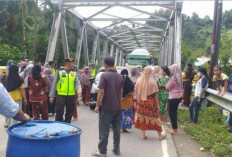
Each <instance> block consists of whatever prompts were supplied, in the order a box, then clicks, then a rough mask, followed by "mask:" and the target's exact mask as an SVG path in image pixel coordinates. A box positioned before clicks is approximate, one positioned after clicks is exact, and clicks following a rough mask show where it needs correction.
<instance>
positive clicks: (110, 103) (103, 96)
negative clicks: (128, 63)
mask: <svg viewBox="0 0 232 157" xmlns="http://www.w3.org/2000/svg"><path fill="white" fill-rule="evenodd" d="M114 63H115V60H114V58H113V57H106V58H105V59H104V68H105V69H106V72H104V73H103V74H102V76H101V79H100V84H99V92H98V97H97V103H96V108H95V112H97V113H99V144H98V151H97V152H95V153H93V154H92V156H96V157H104V156H106V155H107V145H108V137H109V126H110V124H112V127H113V134H114V148H113V152H114V154H115V155H120V130H121V97H122V88H123V79H122V77H121V75H120V74H118V73H117V71H116V70H114Z"/></svg>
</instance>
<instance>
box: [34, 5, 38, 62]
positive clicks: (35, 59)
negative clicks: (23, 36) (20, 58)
mask: <svg viewBox="0 0 232 157" xmlns="http://www.w3.org/2000/svg"><path fill="white" fill-rule="evenodd" d="M37 14H38V0H35V11H34V35H33V36H34V44H33V51H34V57H33V59H34V63H35V62H36V61H37V59H38V53H37V32H38V19H37Z"/></svg>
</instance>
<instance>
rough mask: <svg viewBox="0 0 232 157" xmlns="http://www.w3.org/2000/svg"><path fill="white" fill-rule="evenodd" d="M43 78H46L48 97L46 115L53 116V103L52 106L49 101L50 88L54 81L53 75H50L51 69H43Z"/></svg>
mask: <svg viewBox="0 0 232 157" xmlns="http://www.w3.org/2000/svg"><path fill="white" fill-rule="evenodd" d="M44 73H45V78H46V82H47V97H48V101H47V103H48V113H50V114H52V115H54V114H55V102H53V103H52V104H51V103H50V101H49V92H50V90H51V87H52V83H53V80H54V75H53V74H52V69H51V68H46V69H45V72H44Z"/></svg>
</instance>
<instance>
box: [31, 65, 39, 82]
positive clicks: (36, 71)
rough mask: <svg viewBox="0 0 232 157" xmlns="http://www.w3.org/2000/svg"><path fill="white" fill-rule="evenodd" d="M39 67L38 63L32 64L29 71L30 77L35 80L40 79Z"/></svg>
mask: <svg viewBox="0 0 232 157" xmlns="http://www.w3.org/2000/svg"><path fill="white" fill-rule="evenodd" d="M40 73H41V67H40V66H39V65H34V66H33V68H32V71H31V74H32V77H33V79H35V80H38V81H39V80H40V79H41V74H40Z"/></svg>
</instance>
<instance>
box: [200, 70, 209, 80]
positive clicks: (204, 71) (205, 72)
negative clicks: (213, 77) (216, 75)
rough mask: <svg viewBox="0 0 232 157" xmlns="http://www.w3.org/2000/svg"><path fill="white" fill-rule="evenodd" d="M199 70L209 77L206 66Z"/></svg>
mask: <svg viewBox="0 0 232 157" xmlns="http://www.w3.org/2000/svg"><path fill="white" fill-rule="evenodd" d="M198 72H201V73H202V74H203V75H205V76H206V77H207V78H209V77H208V73H207V70H206V68H199V69H198Z"/></svg>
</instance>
